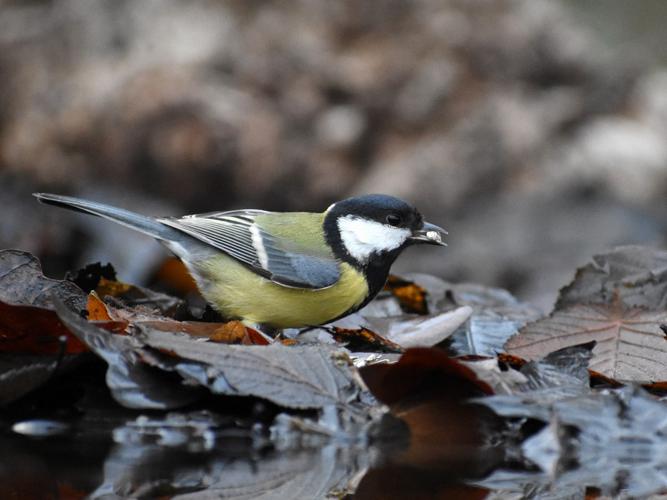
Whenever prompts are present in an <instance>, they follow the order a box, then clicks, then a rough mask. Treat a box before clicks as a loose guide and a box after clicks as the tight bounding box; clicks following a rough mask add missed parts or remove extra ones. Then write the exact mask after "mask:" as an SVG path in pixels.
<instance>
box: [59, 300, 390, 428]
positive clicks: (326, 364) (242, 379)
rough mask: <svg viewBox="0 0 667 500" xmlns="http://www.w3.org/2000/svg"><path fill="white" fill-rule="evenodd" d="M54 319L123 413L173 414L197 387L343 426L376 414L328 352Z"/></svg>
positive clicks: (353, 376) (351, 373) (352, 372)
mask: <svg viewBox="0 0 667 500" xmlns="http://www.w3.org/2000/svg"><path fill="white" fill-rule="evenodd" d="M57 311H58V314H59V316H60V318H61V319H62V321H63V322H64V323H65V324H66V325H67V326H68V327H69V328H70V329H71V330H72V332H73V333H74V334H75V335H77V337H79V338H80V339H81V340H82V341H83V342H85V343H86V344H87V345H88V346H90V348H91V349H92V350H93V351H94V352H95V353H97V354H98V355H99V356H100V357H102V358H103V359H104V360H105V361H107V363H108V365H109V370H108V372H107V385H108V386H109V388H110V389H111V392H112V394H113V396H114V398H115V399H116V400H117V401H118V402H119V403H121V404H122V405H124V406H127V407H130V408H161V409H165V408H177V407H180V406H183V405H184V404H187V403H189V402H191V401H193V400H195V399H196V398H197V397H199V396H200V394H199V393H198V392H197V391H196V390H195V389H196V388H197V387H198V386H202V387H206V388H208V389H209V390H210V391H211V392H213V393H216V394H223V395H229V396H252V397H257V398H262V399H266V400H268V401H271V402H273V403H275V404H277V405H280V406H283V407H286V408H298V409H322V408H324V407H329V406H331V407H334V408H336V409H337V411H340V412H341V417H345V418H346V419H347V420H349V421H364V422H365V421H370V420H373V419H374V418H375V416H374V415H375V414H376V413H377V412H380V413H381V412H382V410H381V408H382V407H381V406H380V405H378V404H377V403H376V402H375V400H374V398H373V397H372V395H371V394H370V393H369V392H368V391H367V389H366V387H365V386H364V384H363V383H362V382H361V378H360V377H359V375H358V372H357V370H356V368H355V367H354V366H353V364H352V362H351V360H350V359H349V358H348V356H347V355H346V354H345V353H344V352H342V351H340V350H338V349H335V348H331V347H329V346H294V347H287V346H283V345H281V344H279V343H275V344H271V345H268V346H256V345H227V344H220V343H215V342H202V341H201V340H200V339H197V338H194V337H192V336H190V335H185V334H183V333H180V332H179V333H175V332H172V331H167V330H164V329H158V328H156V327H155V326H154V325H150V324H149V323H146V322H144V323H139V324H135V325H134V326H135V328H136V330H137V332H138V333H137V334H136V335H133V336H121V335H115V334H113V333H110V332H108V331H106V330H103V329H101V328H99V327H97V326H96V325H95V324H94V323H91V322H88V321H85V320H84V319H83V318H80V317H79V316H78V315H76V314H75V313H73V312H72V311H70V310H69V309H67V307H65V306H64V305H62V304H59V305H58V306H57ZM161 326H164V325H161ZM343 420H345V419H344V418H341V421H343ZM341 425H343V424H341Z"/></svg>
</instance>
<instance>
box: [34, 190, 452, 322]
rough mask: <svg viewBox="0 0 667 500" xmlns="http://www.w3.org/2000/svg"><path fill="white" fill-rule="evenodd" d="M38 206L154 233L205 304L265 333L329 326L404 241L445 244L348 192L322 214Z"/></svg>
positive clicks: (369, 291) (365, 295) (69, 201)
mask: <svg viewBox="0 0 667 500" xmlns="http://www.w3.org/2000/svg"><path fill="white" fill-rule="evenodd" d="M34 196H36V197H37V198H38V199H39V200H40V201H41V202H43V203H48V204H51V205H56V206H60V207H65V208H69V209H72V210H77V211H81V212H85V213H89V214H93V215H97V216H100V217H104V218H105V219H109V220H112V221H114V222H117V223H119V224H122V225H124V226H127V227H130V228H132V229H135V230H137V231H140V232H142V233H145V234H148V235H150V236H152V237H154V238H157V240H158V241H160V243H162V244H163V245H165V246H166V247H167V248H168V249H169V250H171V251H172V252H173V253H174V254H176V256H178V257H179V258H180V259H181V260H182V261H183V262H184V263H185V265H186V266H187V268H188V270H189V271H190V273H191V274H192V276H193V277H194V278H195V281H196V282H197V285H198V287H199V290H200V291H201V293H202V295H203V296H204V298H205V299H206V301H207V302H208V303H210V304H211V305H212V306H213V307H214V309H216V310H217V311H218V312H220V313H221V314H222V315H223V316H225V317H227V318H230V319H239V320H241V321H243V322H244V323H246V324H254V325H258V326H265V327H269V328H272V329H281V328H292V327H307V326H316V325H321V324H324V323H329V322H331V321H333V320H335V319H338V318H341V317H343V316H347V315H348V314H351V313H353V312H354V311H357V310H358V309H360V308H362V307H363V306H365V305H366V304H367V303H368V302H369V301H370V300H371V299H372V298H373V297H375V295H377V293H378V292H379V291H380V290H381V289H382V288H383V286H384V284H385V281H386V280H387V276H388V274H389V268H390V267H391V265H392V264H393V262H394V260H396V257H398V255H399V254H400V253H401V251H402V250H403V249H404V248H406V247H407V246H409V245H412V244H422V243H426V244H432V245H443V246H444V245H445V243H444V242H443V240H442V238H443V235H445V234H447V233H446V231H445V230H443V229H442V228H440V227H438V226H435V225H433V224H429V223H427V222H424V220H423V218H422V216H421V214H420V213H419V212H418V211H417V209H416V208H414V207H413V206H411V205H410V204H408V203H406V202H405V201H403V200H400V199H398V198H394V197H392V196H386V195H380V194H372V195H364V196H358V197H355V198H348V199H346V200H343V201H339V202H337V203H334V204H333V205H331V206H330V207H329V208H328V209H327V210H326V211H324V212H323V213H310V212H284V213H280V212H266V211H263V210H234V211H230V212H212V213H205V214H198V215H187V216H185V217H180V218H175V217H157V218H156V217H148V216H145V215H140V214H137V213H134V212H130V211H127V210H123V209H121V208H116V207H112V206H109V205H104V204H101V203H96V202H93V201H86V200H82V199H78V198H72V197H69V196H60V195H56V194H48V193H35V194H34Z"/></svg>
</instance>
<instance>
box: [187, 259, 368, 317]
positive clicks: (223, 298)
mask: <svg viewBox="0 0 667 500" xmlns="http://www.w3.org/2000/svg"><path fill="white" fill-rule="evenodd" d="M196 271H197V274H199V276H198V277H197V278H198V279H197V282H198V284H199V289H200V290H201V292H202V295H203V296H204V298H205V299H206V300H207V301H208V302H209V303H210V304H211V305H212V306H213V307H214V308H215V309H217V310H218V311H219V312H220V313H222V314H223V315H224V316H226V317H229V318H239V319H241V320H243V321H245V322H251V323H262V324H266V325H269V326H272V327H274V328H292V327H303V326H314V325H321V324H323V323H327V322H329V321H331V320H332V319H334V318H337V317H338V316H341V315H342V314H344V313H345V312H347V311H350V310H351V309H354V308H356V307H357V306H358V305H359V304H361V303H362V302H363V301H364V299H365V298H366V296H367V295H368V285H367V283H366V280H365V279H364V277H363V276H362V274H361V273H360V272H358V271H357V270H355V269H354V268H353V267H352V266H350V265H348V264H345V263H342V264H341V279H340V281H339V282H338V283H336V284H335V285H334V286H332V287H329V288H324V289H320V290H307V289H298V288H288V287H285V286H281V285H277V284H276V283H273V282H272V281H269V280H267V279H265V278H262V277H261V276H259V275H257V274H255V273H253V272H252V271H250V270H249V269H247V268H246V267H245V266H243V265H242V264H240V263H239V262H238V261H236V260H234V259H233V258H231V257H228V256H227V255H224V254H221V255H219V256H216V257H214V258H212V259H210V260H208V261H206V262H204V263H199V265H198V266H197V269H196Z"/></svg>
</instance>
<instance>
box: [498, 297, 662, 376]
mask: <svg viewBox="0 0 667 500" xmlns="http://www.w3.org/2000/svg"><path fill="white" fill-rule="evenodd" d="M665 321H667V312H666V311H656V312H653V311H647V310H645V309H640V308H636V307H627V306H625V305H623V304H622V303H621V302H620V300H616V301H615V302H614V303H612V304H610V305H604V304H601V305H575V306H571V307H566V308H565V309H563V310H559V311H556V312H555V313H553V314H552V315H551V316H549V317H548V318H545V319H542V320H539V321H536V322H534V323H531V324H529V325H527V326H525V327H524V328H523V329H521V331H520V333H519V334H518V335H516V336H514V337H512V338H511V339H510V340H509V341H508V342H507V344H506V349H507V352H509V353H510V354H515V355H517V356H521V357H523V358H526V359H529V360H534V359H539V358H541V357H543V356H545V355H546V354H548V353H549V352H552V351H555V350H558V349H561V348H563V347H566V346H572V345H576V344H582V343H584V342H590V341H592V340H594V341H596V342H597V345H596V346H595V349H594V350H593V358H592V360H591V362H590V365H589V368H590V369H592V370H595V371H598V372H600V373H602V374H603V375H606V376H608V377H611V378H613V379H618V380H636V381H643V382H648V381H659V380H667V343H666V342H665V338H664V334H663V333H662V331H661V330H660V324H661V323H664V322H665Z"/></svg>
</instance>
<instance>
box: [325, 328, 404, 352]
mask: <svg viewBox="0 0 667 500" xmlns="http://www.w3.org/2000/svg"><path fill="white" fill-rule="evenodd" d="M333 337H334V339H335V340H336V342H341V343H343V344H345V347H347V348H348V349H350V350H351V351H353V352H358V351H366V350H368V351H372V352H403V348H402V347H401V346H400V345H398V344H396V343H394V342H392V341H391V340H387V339H385V338H384V337H382V336H380V335H378V334H377V333H375V332H373V331H372V330H369V329H368V328H356V329H350V328H337V327H334V328H333Z"/></svg>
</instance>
